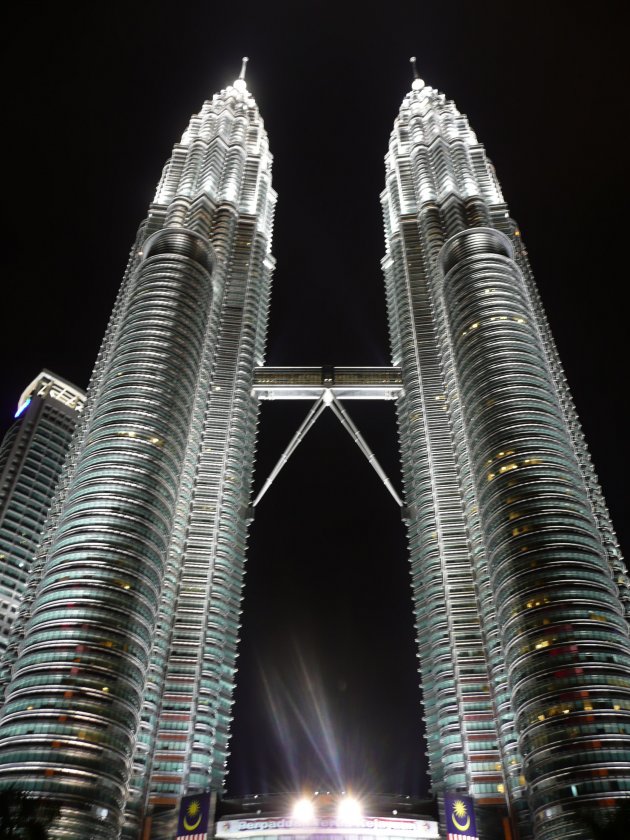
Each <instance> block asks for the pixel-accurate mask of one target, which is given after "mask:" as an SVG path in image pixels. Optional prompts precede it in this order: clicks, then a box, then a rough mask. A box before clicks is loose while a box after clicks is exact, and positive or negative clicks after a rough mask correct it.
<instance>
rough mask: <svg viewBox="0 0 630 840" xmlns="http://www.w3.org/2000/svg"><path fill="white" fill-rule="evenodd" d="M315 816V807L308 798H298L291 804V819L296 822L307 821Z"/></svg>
mask: <svg viewBox="0 0 630 840" xmlns="http://www.w3.org/2000/svg"><path fill="white" fill-rule="evenodd" d="M314 816H315V808H314V806H313V803H312V802H311V800H310V799H298V801H297V802H296V803H295V805H294V806H293V819H294V820H296V822H301V823H309V822H311V820H312V819H313V817H314Z"/></svg>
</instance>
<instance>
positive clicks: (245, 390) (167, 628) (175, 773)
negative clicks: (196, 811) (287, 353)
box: [0, 60, 275, 840]
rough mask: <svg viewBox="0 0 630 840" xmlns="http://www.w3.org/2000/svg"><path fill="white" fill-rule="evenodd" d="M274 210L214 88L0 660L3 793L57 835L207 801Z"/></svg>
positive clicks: (94, 395)
mask: <svg viewBox="0 0 630 840" xmlns="http://www.w3.org/2000/svg"><path fill="white" fill-rule="evenodd" d="M244 69H245V60H244V63H243V68H242V71H241V75H243V74H244ZM239 83H240V85H242V86H243V88H245V82H244V80H243V79H242V78H241V79H240V80H239ZM274 205H275V193H274V192H273V189H272V187H271V156H270V154H269V148H268V142H267V136H266V133H265V131H264V127H263V123H262V119H261V117H260V114H259V112H258V109H257V107H256V103H255V102H254V100H253V98H252V97H251V95H249V94H247V95H245V94H244V93H243V94H242V95H240V96H237V97H235V96H234V88H233V87H228V88H227V89H226V90H224V91H221V93H219V94H218V95H217V96H215V97H214V98H213V99H212V100H211V101H208V102H205V103H204V104H203V106H202V108H201V110H200V112H199V113H198V114H195V115H193V117H191V120H190V123H189V125H188V128H187V130H186V131H185V133H184V135H183V137H182V141H181V143H179V144H177V145H176V146H175V147H174V149H173V153H172V155H171V158H170V159H169V161H168V162H167V164H166V166H165V168H164V172H163V175H162V178H161V180H160V183H159V184H158V188H157V191H156V195H155V199H154V201H153V203H152V204H151V205H150V208H149V212H148V215H147V217H146V219H145V220H144V221H143V222H142V224H141V225H140V228H139V231H138V234H137V237H136V241H135V243H134V245H133V248H132V254H131V260H130V263H129V267H128V270H127V273H126V275H125V278H124V280H123V285H122V288H121V291H120V293H119V296H118V300H117V302H116V305H115V308H114V312H113V315H112V318H111V322H110V326H109V328H108V331H107V333H106V336H105V339H104V342H103V345H102V348H101V352H100V354H99V358H98V360H97V363H96V367H95V369H94V373H93V376H92V381H91V385H90V396H89V399H88V402H87V404H86V407H85V411H84V413H83V416H82V419H81V421H80V430H79V433H78V435H77V437H76V438H75V442H74V446H73V449H72V450H71V453H70V456H69V460H68V462H67V465H66V471H65V473H64V477H63V479H62V483H61V486H60V489H59V493H58V497H57V499H56V501H55V502H53V514H52V519H51V521H50V528H49V531H48V533H47V535H46V537H45V540H44V543H43V545H42V547H41V549H40V553H39V555H38V557H37V558H36V561H35V574H34V576H33V578H32V581H31V585H30V589H29V593H28V597H27V598H26V599H25V603H24V609H25V615H24V620H23V622H22V626H23V632H22V638H21V639H19V640H15V642H14V643H13V646H12V649H11V650H12V656H13V670H12V676H11V681H10V683H9V685H8V686H7V688H6V693H5V706H4V710H3V711H4V717H3V719H2V721H1V722H0V787H7V786H8V787H11V788H17V789H22V790H37V791H41V790H43V789H45V790H46V793H47V795H48V796H50V797H52V798H53V799H56V800H57V801H58V802H59V803H60V804H61V805H62V808H61V812H60V816H59V825H58V828H59V830H60V831H62V832H65V834H64V836H71V837H74V838H77V840H78V838H84V837H88V836H90V837H93V838H95V840H114V838H118V836H119V833H120V831H121V827H123V831H124V834H125V836H128V837H134V838H137V837H138V834H139V829H140V826H141V821H142V818H143V815H144V810H145V804H146V801H147V794H148V795H149V797H159V799H160V801H161V803H162V804H164V803H171V804H172V806H173V808H174V807H175V804H176V802H177V801H178V799H179V797H180V796H181V794H182V793H183V792H184V791H186V790H188V789H193V790H199V789H205V788H207V787H213V788H214V789H220V788H221V786H222V784H223V780H224V777H225V772H226V760H227V745H228V739H229V729H230V724H231V719H232V711H231V710H232V691H233V687H234V674H235V671H236V656H237V643H238V630H239V615H240V602H241V596H240V592H241V587H242V579H243V566H244V559H245V542H246V536H247V528H248V522H249V517H248V503H249V497H250V487H251V480H252V470H253V459H254V443H255V436H256V422H257V411H258V402H257V400H256V398H255V397H253V396H252V393H251V389H252V377H253V369H254V366H255V365H257V364H261V363H262V359H263V354H264V346H265V336H266V326H267V308H268V299H269V294H270V280H271V273H272V270H273V267H274V261H273V257H272V256H271V251H270V247H271V230H272V220H273V211H274ZM18 642H19V647H18ZM44 663H45V664H44ZM42 667H44V668H45V670H46V674H47V676H46V679H45V685H44V684H43V683H42V680H41V676H40V671H41V668H42ZM8 670H9V669H7V671H8ZM35 731H36V732H37V734H36V735H34V732H35ZM16 750H17V751H18V752H19V753H20V756H21V757H20V760H19V761H16V760H15V755H16ZM132 759H133V766H132V763H131V761H132ZM167 759H168V760H167ZM130 774H131V775H130ZM123 809H124V814H123ZM123 820H124V826H123Z"/></svg>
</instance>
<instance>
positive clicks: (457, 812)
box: [444, 793, 479, 840]
mask: <svg viewBox="0 0 630 840" xmlns="http://www.w3.org/2000/svg"><path fill="white" fill-rule="evenodd" d="M444 816H445V820H446V837H447V840H479V838H478V837H477V826H476V823H475V808H474V803H473V800H472V797H470V796H462V795H461V794H459V793H445V794H444Z"/></svg>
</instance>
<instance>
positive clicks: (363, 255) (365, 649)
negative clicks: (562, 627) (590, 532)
mask: <svg viewBox="0 0 630 840" xmlns="http://www.w3.org/2000/svg"><path fill="white" fill-rule="evenodd" d="M621 5H622V4H619V8H620V9H621ZM219 7H221V9H222V10H221V11H217V9H219ZM226 7H227V8H226ZM612 8H613V4H612V3H609V4H607V3H605V2H604V3H599V4H588V5H587V4H583V3H581V2H573V3H565V2H557V3H553V4H551V3H540V4H538V3H535V2H534V3H528V4H520V5H519V4H509V3H505V2H500V3H498V2H496V3H495V2H489V3H487V2H486V3H484V2H479V3H470V2H460V3H434V2H423V0H415V2H397V0H391V2H387V3H382V2H381V3H375V4H373V6H370V7H369V8H368V6H367V5H366V4H359V3H354V2H343V0H337V2H336V3H328V2H315V1H314V0H294V2H293V3H286V4H284V3H278V2H275V3H274V2H259V3H256V4H252V3H249V2H246V1H245V0H243V2H234V3H228V2H205V3H201V2H180V3H160V2H153V3H150V4H149V3H147V4H144V3H124V4H123V3H115V2H114V3H111V2H109V3H86V4H83V5H82V6H79V5H78V4H76V5H75V4H64V3H54V4H51V3H41V4H39V3H23V4H21V6H20V10H19V11H17V12H16V17H15V18H14V20H13V23H12V25H11V26H10V27H5V31H6V33H7V34H6V43H5V46H4V50H3V57H4V60H5V68H4V73H3V79H4V82H5V85H4V99H3V110H4V117H5V132H4V134H5V137H4V139H5V141H6V144H5V152H4V159H3V160H4V165H3V186H4V209H5V221H4V235H5V243H4V255H5V256H4V263H5V276H4V285H3V307H4V318H3V332H2V343H3V346H2V351H3V359H4V362H5V364H4V370H3V388H2V393H1V394H0V400H1V403H0V424H1V426H2V429H4V428H6V427H7V426H8V425H9V423H10V421H11V418H12V415H13V412H14V410H15V406H16V404H17V400H18V397H19V395H20V393H21V391H22V390H23V388H24V387H25V386H26V385H27V384H28V382H30V380H31V379H32V378H33V377H34V376H35V375H36V374H37V373H38V372H39V371H40V370H41V369H42V368H43V367H46V368H49V369H50V370H52V371H54V372H56V373H58V374H59V375H60V376H63V377H65V378H67V379H69V380H71V381H73V382H76V383H77V384H78V385H81V386H84V387H85V385H86V384H87V381H88V377H89V374H90V371H91V368H92V365H93V363H94V359H95V356H96V353H97V350H98V346H99V343H100V340H101V338H102V335H103V332H104V329H105V325H106V321H107V318H108V316H109V312H110V310H111V306H112V304H113V300H114V296H115V294H116V291H117V288H118V285H119V283H120V279H121V277H122V273H123V270H124V266H125V263H126V260H127V254H128V251H129V248H130V246H131V243H132V240H133V238H134V234H135V230H136V228H137V226H138V224H139V222H140V220H141V219H142V218H143V217H144V215H145V214H146V209H147V206H148V203H149V202H150V200H151V199H152V197H153V192H154V188H155V185H156V183H157V181H158V178H159V175H160V173H161V170H162V166H163V164H164V162H165V160H166V159H167V157H168V156H169V154H170V149H171V147H172V145H173V143H174V142H175V141H176V140H178V139H179V137H180V135H181V133H182V131H183V129H184V128H185V126H186V124H187V122H188V119H189V117H190V115H191V113H193V112H196V111H197V110H198V109H199V107H200V105H201V103H202V101H203V100H204V99H205V98H210V97H211V96H212V94H213V93H214V92H215V91H218V90H219V89H220V88H222V87H224V86H225V85H226V84H228V83H230V82H231V81H232V80H233V79H234V78H236V76H237V75H238V72H239V69H240V59H241V56H242V55H248V56H250V59H251V60H250V64H249V69H248V86H249V89H250V90H251V91H252V93H253V95H254V96H255V98H256V101H257V103H258V106H259V108H260V110H261V112H262V115H263V118H264V121H265V126H266V129H267V132H268V134H269V138H270V145H271V151H272V153H273V155H274V176H273V183H274V188H275V189H276V191H277V192H278V206H277V215H276V223H275V236H274V246H273V251H274V254H275V256H276V258H277V261H278V267H277V270H276V274H275V279H274V292H273V296H272V313H271V321H270V336H269V344H268V348H269V349H268V363H269V364H273V365H282V364H287V365H291V364H294V365H322V364H337V365H349V364H351V365H382V364H388V363H389V353H388V340H387V330H386V321H385V303H384V292H383V281H382V276H381V271H380V265H379V261H380V259H381V257H382V256H383V253H384V242H383V231H382V225H381V217H380V205H379V193H380V191H381V190H382V187H383V179H384V167H383V156H384V154H385V151H386V149H387V142H388V137H389V133H390V131H391V128H392V124H393V121H394V118H395V116H396V113H397V110H398V107H399V105H400V102H401V100H402V99H403V97H404V95H405V93H406V92H407V90H408V89H409V86H410V82H411V75H410V68H409V64H408V58H409V56H410V55H417V57H418V69H419V72H420V75H421V76H422V77H423V78H424V79H425V81H426V82H427V83H428V84H431V85H433V86H434V87H438V88H439V89H440V90H442V91H443V92H445V93H446V95H447V96H448V97H449V98H453V99H454V100H455V101H456V103H457V104H458V106H459V108H460V110H461V111H463V112H465V113H466V114H468V116H469V118H470V121H471V125H472V127H473V129H474V130H475V131H476V133H477V136H478V137H479V139H480V140H481V141H482V142H483V143H484V145H485V147H486V149H487V151H488V154H489V156H490V158H491V159H492V161H493V162H494V164H495V166H496V169H497V173H498V176H499V179H500V181H501V183H502V186H503V190H504V193H505V196H506V199H507V201H508V203H509V205H510V208H511V212H512V215H513V216H514V217H515V218H516V219H517V220H518V221H519V224H520V226H521V229H522V231H523V236H524V240H525V242H526V244H527V246H528V249H529V253H530V258H531V262H532V265H533V268H534V273H535V275H536V278H537V281H538V284H539V287H540V290H541V294H542V297H543V300H544V303H545V305H546V308H547V312H548V315H549V320H550V323H551V328H552V330H553V333H554V335H555V337H556V340H557V343H558V345H559V349H560V354H561V357H562V359H563V361H564V364H565V367H566V372H567V377H568V380H569V384H570V386H571V388H572V391H573V394H574V397H575V401H576V404H577V407H578V410H579V412H580V415H581V418H582V421H583V425H584V429H585V433H586V436H587V440H588V441H589V444H590V448H591V451H592V454H593V458H594V462H595V465H596V468H597V471H598V473H599V475H600V478H601V481H602V484H603V487H604V491H605V493H606V496H607V499H608V502H609V505H610V507H611V511H612V514H613V519H614V520H615V522H616V526H617V529H618V532H619V535H620V538H621V540H622V544H623V543H624V542H625V543H626V544H627V542H628V540H627V535H628V526H627V524H626V521H625V519H624V514H625V509H626V507H627V506H626V505H625V502H626V498H625V497H624V496H625V491H626V480H625V470H626V469H627V468H628V457H627V456H628V452H627V448H626V439H627V437H626V435H624V434H623V433H622V429H623V428H624V426H625V424H626V423H627V409H626V389H625V383H626V370H625V367H626V357H627V351H626V346H627V338H626V336H627V333H628V327H627V324H628V312H627V307H626V305H625V304H624V303H623V302H622V290H623V292H625V285H626V284H627V269H626V264H625V261H624V257H623V255H624V254H625V251H626V247H627V246H626V242H627V239H628V231H627V212H625V217H624V211H625V210H626V207H625V198H626V196H627V192H628V180H627V179H628V170H627V145H628V143H627V134H625V133H624V125H623V123H624V117H625V116H626V112H627V105H626V100H627V89H626V84H627V79H626V78H625V74H626V55H627V45H626V43H625V35H626V29H625V28H624V26H623V25H622V22H621V19H620V18H619V19H615V17H614V16H613V14H612V11H611V10H612ZM370 9H373V10H370ZM622 205H623V206H622ZM346 407H347V408H348V409H349V411H350V414H351V416H352V417H353V419H354V420H355V422H356V423H357V425H358V426H359V428H360V429H361V431H362V432H363V434H364V436H365V437H366V439H367V441H368V443H369V444H370V446H371V447H372V449H373V450H374V451H375V452H376V454H377V456H378V458H379V459H380V460H381V463H382V464H383V466H384V467H385V469H386V471H387V473H388V474H389V476H390V477H391V478H392V480H393V482H394V483H395V484H396V485H397V486H400V470H399V463H398V454H397V449H396V442H395V441H396V437H395V422H394V409H393V405H392V404H391V403H373V404H370V403H349V404H346ZM307 410H308V405H307V404H306V403H301V402H300V403H297V404H288V403H278V404H274V405H272V404H265V405H263V411H262V420H261V426H260V446H259V455H258V471H257V477H256V486H257V487H258V486H260V485H261V483H262V482H263V481H264V479H265V478H266V476H267V475H268V473H269V471H270V470H271V468H272V467H273V465H274V464H275V462H276V460H277V458H278V457H279V455H280V453H281V452H282V450H283V449H284V447H285V446H286V444H287V443H288V441H289V439H290V438H291V436H292V434H293V433H294V431H295V430H296V428H297V426H298V425H299V423H300V421H301V420H302V418H303V417H304V415H305V414H306V412H307ZM406 563H407V561H406V552H405V536H404V532H403V528H402V525H401V523H400V517H399V510H398V508H397V506H396V505H395V503H394V502H393V500H392V499H391V497H390V496H389V494H388V493H387V492H386V490H385V488H384V487H383V485H381V484H380V482H379V480H378V479H377V477H376V475H375V474H374V473H373V472H372V470H371V468H370V467H369V465H368V464H367V462H366V461H365V460H364V459H363V457H362V456H361V454H360V453H359V451H358V449H357V447H356V446H355V444H354V443H353V442H352V441H351V439H350V437H349V436H348V435H347V433H346V432H345V431H344V430H343V429H342V428H341V426H340V425H339V424H338V422H337V421H336V419H335V418H334V416H333V415H332V413H330V412H326V413H325V414H324V415H323V416H322V417H321V418H320V420H319V421H318V423H317V425H316V426H315V428H314V429H313V430H312V431H311V432H310V433H309V436H308V437H307V439H306V441H305V442H304V443H303V444H302V446H301V447H300V448H299V449H298V451H297V453H296V454H295V455H294V456H293V459H292V461H290V462H289V465H288V466H287V467H286V468H285V470H284V471H283V472H282V473H281V475H280V477H279V478H278V479H277V481H276V483H275V484H274V485H273V486H272V488H271V490H270V491H269V493H268V494H267V496H266V497H265V498H264V500H263V501H262V502H261V503H260V506H259V507H258V509H257V514H256V520H255V522H254V524H253V526H252V529H251V535H250V551H249V561H248V575H247V587H246V594H245V601H244V609H245V613H244V617H243V629H242V646H241V657H240V660H239V668H240V671H239V682H238V687H237V691H236V706H235V722H234V727H233V731H234V738H233V753H232V759H231V762H230V775H229V777H228V787H229V789H230V792H231V793H234V794H238V793H245V792H249V791H251V792H266V791H276V790H286V789H292V788H297V786H298V785H299V784H300V783H301V782H305V781H309V780H310V781H311V782H312V783H313V784H315V785H321V784H324V785H329V786H339V787H344V786H346V785H350V784H354V786H355V787H357V788H359V789H366V790H375V791H379V790H380V791H399V792H404V793H413V794H418V793H422V792H424V791H425V790H426V785H427V782H426V778H425V775H424V745H423V743H422V741H421V739H420V725H421V709H420V693H419V689H418V686H417V683H418V675H417V673H416V668H417V660H416V658H415V648H414V642H413V630H412V616H411V602H410V598H409V582H408V580H409V579H408V572H407V568H406Z"/></svg>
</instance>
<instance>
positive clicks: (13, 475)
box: [0, 370, 85, 655]
mask: <svg viewBox="0 0 630 840" xmlns="http://www.w3.org/2000/svg"><path fill="white" fill-rule="evenodd" d="M84 402H85V393H84V392H83V391H81V390H79V389H78V388H76V387H75V386H74V385H71V384H70V383H69V382H65V381H64V380H63V379H60V378H59V377H58V376H55V375H54V374H52V373H50V372H49V371H47V370H44V371H42V373H40V374H39V376H38V377H37V378H36V379H34V380H33V381H32V382H31V384H30V385H29V386H28V388H26V390H25V391H24V393H23V394H22V396H21V397H20V400H19V403H18V407H17V411H16V412H15V422H14V423H13V425H12V426H11V428H10V429H9V430H8V432H7V433H6V435H5V437H4V440H3V441H2V444H1V445H0V655H1V654H2V652H3V651H4V649H5V647H6V645H7V637H8V635H9V631H10V629H11V625H12V624H13V620H14V619H15V616H16V614H17V610H18V607H19V605H20V601H21V600H22V594H23V593H24V590H25V588H26V583H27V580H28V576H29V573H30V570H31V563H32V560H33V555H34V553H35V549H36V548H37V545H38V543H39V540H40V537H41V535H42V530H43V528H44V523H45V521H46V517H47V515H48V511H49V509H50V504H51V502H52V498H53V493H54V491H55V487H56V486H57V482H58V481H59V475H60V473H61V468H62V467H63V463H64V460H65V457H66V453H67V451H68V446H69V445H70V441H71V439H72V435H73V433H74V429H75V426H76V423H77V419H78V417H79V414H80V413H81V411H82V410H83V404H84Z"/></svg>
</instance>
